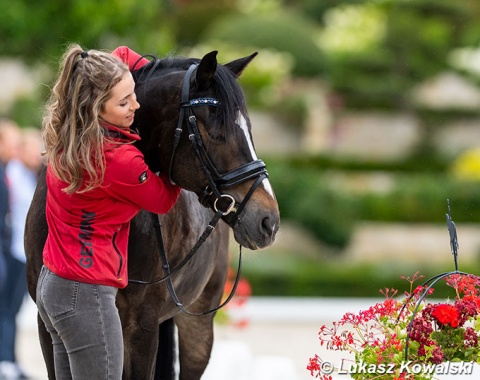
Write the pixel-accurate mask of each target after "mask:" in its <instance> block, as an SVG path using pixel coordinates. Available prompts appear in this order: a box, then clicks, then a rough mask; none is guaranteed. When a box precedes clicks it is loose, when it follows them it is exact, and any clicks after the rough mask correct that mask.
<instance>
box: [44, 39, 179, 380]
mask: <svg viewBox="0 0 480 380" xmlns="http://www.w3.org/2000/svg"><path fill="white" fill-rule="evenodd" d="M124 50H125V48H124ZM132 54H134V53H133V52H132ZM118 56H120V57H121V55H118V54H117V56H114V55H112V54H109V53H105V52H100V51H95V50H89V51H83V50H82V49H81V48H80V46H78V45H72V46H71V47H70V48H69V49H68V50H67V52H66V53H65V55H64V57H63V59H62V62H61V67H60V73H59V76H58V79H57V82H56V83H55V85H54V87H53V90H52V94H51V98H50V100H49V102H48V104H47V114H46V116H45V117H44V120H43V136H44V142H45V149H46V159H47V164H48V167H47V178H46V180H47V186H48V191H47V206H46V217H47V223H48V237H47V241H46V243H45V247H44V251H43V262H44V266H43V267H42V271H41V273H40V277H39V281H38V285H37V306H38V309H39V313H40V316H41V318H42V320H43V322H44V323H45V326H46V327H47V330H48V331H49V333H50V334H51V336H52V341H53V347H54V361H55V374H56V378H57V379H58V380H63V379H72V378H74V379H75V380H77V379H79V380H81V379H85V380H87V379H88V380H90V379H99V380H100V379H102V380H103V379H112V380H118V379H121V377H122V369H123V338H122V328H121V324H120V318H119V315H118V310H117V308H116V306H115V297H116V294H117V290H118V288H123V287H125V286H127V284H128V278H127V243H128V233H129V226H130V220H131V219H132V218H133V217H134V216H135V215H136V214H137V213H138V211H139V210H140V209H141V208H143V209H146V210H149V211H151V212H154V213H157V214H160V213H166V212H168V211H169V210H170V209H171V207H172V206H173V205H174V204H175V202H176V201H177V198H178V196H179V193H180V188H179V187H177V186H174V185H172V184H170V182H169V181H168V179H167V178H166V177H164V176H163V175H160V176H157V175H155V174H154V173H152V172H151V171H150V170H149V169H148V167H147V165H146V164H145V161H144V158H143V155H142V154H141V153H140V151H139V150H138V149H137V148H136V147H135V146H133V144H132V143H133V142H134V141H136V140H139V139H140V137H139V136H138V135H136V134H134V133H133V132H131V131H130V126H131V125H132V123H133V119H134V114H135V110H136V109H138V108H139V104H138V103H137V100H136V96H135V92H134V88H135V83H134V81H133V78H132V75H131V73H130V71H129V66H128V65H127V64H126V63H124V62H122V61H121V60H120V59H119V58H117V57H118ZM121 58H122V57H121ZM126 61H127V62H128V63H129V64H130V62H129V61H128V59H126Z"/></svg>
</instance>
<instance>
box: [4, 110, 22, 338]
mask: <svg viewBox="0 0 480 380" xmlns="http://www.w3.org/2000/svg"><path fill="white" fill-rule="evenodd" d="M19 135H20V130H19V128H18V126H17V124H15V123H14V122H13V121H10V120H7V119H0V292H1V291H2V289H3V287H4V286H5V281H6V274H7V271H6V262H5V260H6V256H7V255H10V243H11V222H10V206H9V204H10V202H9V190H8V181H7V177H6V174H5V167H6V165H7V163H8V161H10V160H11V159H12V158H13V157H14V156H15V155H16V150H17V146H18V139H19ZM1 342H2V340H1V336H0V345H1Z"/></svg>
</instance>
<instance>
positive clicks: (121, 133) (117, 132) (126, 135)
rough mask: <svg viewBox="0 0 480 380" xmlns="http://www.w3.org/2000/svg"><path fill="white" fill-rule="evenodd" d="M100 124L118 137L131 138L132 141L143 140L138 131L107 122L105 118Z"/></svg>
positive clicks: (111, 134) (122, 138) (113, 135)
mask: <svg viewBox="0 0 480 380" xmlns="http://www.w3.org/2000/svg"><path fill="white" fill-rule="evenodd" d="M100 125H101V126H102V127H103V128H105V129H106V130H107V131H108V133H109V135H110V136H111V137H113V138H116V139H121V140H130V141H139V140H141V138H140V136H139V135H138V134H137V133H134V132H132V131H131V130H128V131H127V130H125V129H122V128H118V127H116V126H115V125H112V124H110V123H107V122H106V121H105V120H100Z"/></svg>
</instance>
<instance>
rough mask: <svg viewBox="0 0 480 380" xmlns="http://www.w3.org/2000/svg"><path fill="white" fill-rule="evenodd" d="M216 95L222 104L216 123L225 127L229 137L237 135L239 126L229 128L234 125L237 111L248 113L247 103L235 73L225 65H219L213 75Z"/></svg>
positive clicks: (226, 134) (216, 114) (216, 115)
mask: <svg viewBox="0 0 480 380" xmlns="http://www.w3.org/2000/svg"><path fill="white" fill-rule="evenodd" d="M213 81H214V91H215V97H216V98H217V99H218V100H219V101H220V102H221V104H222V105H221V106H220V107H219V109H218V110H217V112H216V113H215V120H214V121H215V123H214V124H215V125H216V126H217V127H223V128H225V131H223V132H224V134H225V136H226V137H227V138H228V137H229V136H231V137H232V138H235V139H236V137H237V133H238V128H229V126H231V125H234V123H235V120H236V119H237V113H238V112H239V111H240V112H241V113H242V114H244V115H245V114H246V104H245V97H244V95H243V91H242V89H241V87H240V85H239V84H238V82H237V80H236V79H235V77H234V76H233V74H232V73H231V72H230V71H229V70H228V69H227V68H226V67H224V66H222V65H218V66H217V70H216V72H215V75H214V77H213Z"/></svg>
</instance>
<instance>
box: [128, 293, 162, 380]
mask: <svg viewBox="0 0 480 380" xmlns="http://www.w3.org/2000/svg"><path fill="white" fill-rule="evenodd" d="M147 304H148V302H147ZM136 306H137V305H135V306H134V307H132V308H130V309H127V308H125V307H123V308H122V309H120V308H119V309H120V310H126V312H127V313H128V314H126V315H125V314H124V315H123V316H122V315H121V318H122V325H123V342H124V350H125V353H124V372H123V379H124V380H137V379H145V380H151V379H153V376H154V372H155V361H156V355H157V348H158V339H159V325H158V316H156V315H149V313H147V312H142V311H140V310H139V309H138V307H136ZM135 309H137V310H135Z"/></svg>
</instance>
